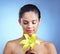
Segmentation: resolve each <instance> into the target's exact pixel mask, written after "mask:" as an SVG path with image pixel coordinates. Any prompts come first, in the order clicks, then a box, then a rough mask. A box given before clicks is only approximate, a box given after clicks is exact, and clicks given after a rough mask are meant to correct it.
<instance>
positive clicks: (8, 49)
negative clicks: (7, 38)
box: [3, 42, 12, 54]
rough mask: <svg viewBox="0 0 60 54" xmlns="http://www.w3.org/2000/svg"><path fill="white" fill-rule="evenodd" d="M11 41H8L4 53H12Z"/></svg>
mask: <svg viewBox="0 0 60 54" xmlns="http://www.w3.org/2000/svg"><path fill="white" fill-rule="evenodd" d="M11 45H12V44H11V43H10V42H8V43H7V44H6V46H5V48H4V52H3V54H12V47H11Z"/></svg>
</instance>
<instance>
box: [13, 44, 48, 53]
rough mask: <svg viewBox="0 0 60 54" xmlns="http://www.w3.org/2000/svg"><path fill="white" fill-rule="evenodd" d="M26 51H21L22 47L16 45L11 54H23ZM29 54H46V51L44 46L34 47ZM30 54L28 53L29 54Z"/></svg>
mask: <svg viewBox="0 0 60 54" xmlns="http://www.w3.org/2000/svg"><path fill="white" fill-rule="evenodd" d="M25 52H26V51H23V50H22V46H20V45H18V46H16V47H15V49H14V52H13V54H25ZM29 52H32V53H34V52H36V53H35V54H48V49H47V48H46V47H45V46H44V45H41V46H39V45H35V47H34V50H32V51H29ZM29 54H30V53H29Z"/></svg>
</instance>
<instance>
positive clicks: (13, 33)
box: [0, 0, 60, 54]
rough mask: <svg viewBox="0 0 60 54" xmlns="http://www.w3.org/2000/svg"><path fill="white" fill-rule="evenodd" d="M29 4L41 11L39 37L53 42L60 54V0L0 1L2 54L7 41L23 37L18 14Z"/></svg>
mask: <svg viewBox="0 0 60 54" xmlns="http://www.w3.org/2000/svg"><path fill="white" fill-rule="evenodd" d="M28 3H31V4H35V5H36V6H38V8H39V9H40V10H41V15H42V17H41V19H42V20H41V24H40V25H39V28H38V31H37V35H38V37H39V38H41V39H43V40H46V41H50V42H53V43H54V44H55V46H56V49H57V52H58V54H60V16H59V14H60V6H59V5H60V0H0V54H3V50H4V47H5V44H6V43H7V41H9V40H13V39H17V38H20V37H21V36H22V34H23V31H22V27H21V26H20V25H19V23H18V13H19V9H20V8H21V7H22V6H23V5H25V4H28Z"/></svg>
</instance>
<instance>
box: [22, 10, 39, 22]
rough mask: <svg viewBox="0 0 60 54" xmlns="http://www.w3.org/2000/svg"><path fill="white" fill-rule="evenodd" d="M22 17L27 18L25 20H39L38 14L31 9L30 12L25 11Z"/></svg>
mask: <svg viewBox="0 0 60 54" xmlns="http://www.w3.org/2000/svg"><path fill="white" fill-rule="evenodd" d="M22 19H25V20H28V21H30V20H38V14H37V13H35V12H33V11H29V12H25V13H24V14H23V15H22Z"/></svg>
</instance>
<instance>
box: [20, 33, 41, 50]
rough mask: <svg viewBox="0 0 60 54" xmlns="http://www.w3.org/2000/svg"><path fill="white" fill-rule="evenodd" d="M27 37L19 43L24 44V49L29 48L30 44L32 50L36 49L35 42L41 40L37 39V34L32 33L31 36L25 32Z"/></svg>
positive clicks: (37, 42)
mask: <svg viewBox="0 0 60 54" xmlns="http://www.w3.org/2000/svg"><path fill="white" fill-rule="evenodd" d="M24 37H25V39H24V40H22V41H21V42H20V43H19V44H24V46H23V48H22V49H23V50H25V49H27V47H28V46H30V48H31V50H33V49H34V45H35V44H39V45H40V42H39V40H36V34H32V36H29V35H28V34H24Z"/></svg>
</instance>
